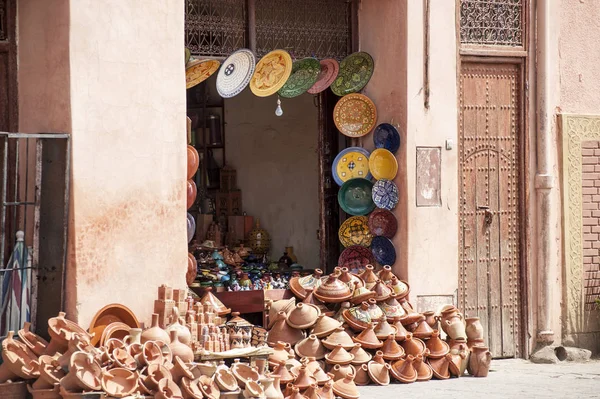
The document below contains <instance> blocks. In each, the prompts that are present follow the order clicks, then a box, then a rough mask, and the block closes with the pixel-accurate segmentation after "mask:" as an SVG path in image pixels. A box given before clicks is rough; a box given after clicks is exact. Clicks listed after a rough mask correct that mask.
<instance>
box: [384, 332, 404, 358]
mask: <svg viewBox="0 0 600 399" xmlns="http://www.w3.org/2000/svg"><path fill="white" fill-rule="evenodd" d="M381 351H382V352H383V358H384V359H385V360H397V359H400V358H401V357H402V356H404V348H403V347H402V346H400V345H398V343H397V342H396V338H395V335H394V334H390V335H388V337H387V339H386V340H385V341H384V342H383V346H382V347H381Z"/></svg>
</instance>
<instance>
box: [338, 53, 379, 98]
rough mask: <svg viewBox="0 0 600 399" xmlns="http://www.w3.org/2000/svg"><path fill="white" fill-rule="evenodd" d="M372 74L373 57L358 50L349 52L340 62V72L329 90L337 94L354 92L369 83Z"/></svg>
mask: <svg viewBox="0 0 600 399" xmlns="http://www.w3.org/2000/svg"><path fill="white" fill-rule="evenodd" d="M372 75H373V57H371V55H370V54H369V53H365V52H364V51H360V52H358V53H354V54H350V55H349V56H348V57H346V58H344V60H343V61H342V62H341V64H340V72H339V73H338V76H337V78H336V79H335V80H334V81H333V83H332V84H331V91H333V94H335V95H337V96H345V95H346V94H350V93H356V92H357V91H360V90H361V89H362V88H363V87H365V86H366V85H367V83H369V80H370V79H371V76H372Z"/></svg>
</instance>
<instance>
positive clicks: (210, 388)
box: [183, 375, 221, 399]
mask: <svg viewBox="0 0 600 399" xmlns="http://www.w3.org/2000/svg"><path fill="white" fill-rule="evenodd" d="M194 381H195V383H196V384H197V386H198V388H200V392H202V395H203V396H202V398H207V399H219V397H220V396H221V391H219V387H218V386H217V384H216V383H215V382H214V381H213V379H212V378H211V377H209V376H206V375H202V376H200V377H199V378H197V379H196V380H194ZM192 383H194V382H192ZM183 385H185V383H183Z"/></svg>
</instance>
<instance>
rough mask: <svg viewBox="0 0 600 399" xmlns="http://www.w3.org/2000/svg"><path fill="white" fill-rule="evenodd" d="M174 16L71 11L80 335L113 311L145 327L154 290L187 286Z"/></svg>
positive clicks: (73, 310) (81, 7)
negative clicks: (121, 309)
mask: <svg viewBox="0 0 600 399" xmlns="http://www.w3.org/2000/svg"><path fill="white" fill-rule="evenodd" d="M183 4H184V2H183V0H169V1H164V0H105V1H96V0H77V1H71V2H70V18H71V29H70V37H69V39H70V68H71V110H72V132H73V141H72V149H73V156H72V171H73V178H72V193H71V205H72V207H71V215H70V216H71V221H70V232H69V239H70V241H69V245H70V248H69V250H70V251H69V264H68V273H67V278H68V282H67V286H68V289H67V310H68V313H69V315H70V316H71V317H73V318H76V319H78V320H79V322H80V323H81V324H82V325H83V326H85V327H87V325H88V323H89V321H90V319H91V318H92V317H93V315H94V314H95V312H96V311H97V310H98V309H100V308H101V307H102V306H104V305H106V304H109V303H113V302H119V303H123V304H125V305H126V306H129V307H130V308H131V309H132V310H133V311H134V312H135V313H136V314H137V315H138V317H139V318H140V319H141V320H142V321H144V320H145V321H148V320H149V316H150V313H151V311H152V307H153V299H154V298H155V297H156V289H157V287H158V286H159V285H160V284H162V283H166V284H170V285H171V286H174V287H180V288H182V287H184V286H185V278H184V273H185V270H186V267H187V240H186V230H185V220H186V219H185V218H186V209H185V208H186V207H185V194H184V193H185V187H186V186H185V181H186V179H185V173H186V172H185V171H186V123H185V113H186V110H185V84H184V82H185V78H184V57H183V49H184V43H183V37H184V31H183V26H184V8H183ZM49 39H50V38H49Z"/></svg>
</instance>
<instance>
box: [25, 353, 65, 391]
mask: <svg viewBox="0 0 600 399" xmlns="http://www.w3.org/2000/svg"><path fill="white" fill-rule="evenodd" d="M38 361H39V363H40V367H39V370H40V376H39V377H38V379H37V380H35V382H34V383H33V385H32V386H31V388H33V389H34V390H48V389H53V387H54V386H55V385H56V384H58V383H59V382H60V380H61V379H62V378H63V377H64V376H65V372H64V371H63V369H62V368H61V367H60V364H58V362H57V361H56V359H55V358H53V357H50V356H48V355H42V356H40V357H39V359H38Z"/></svg>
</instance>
